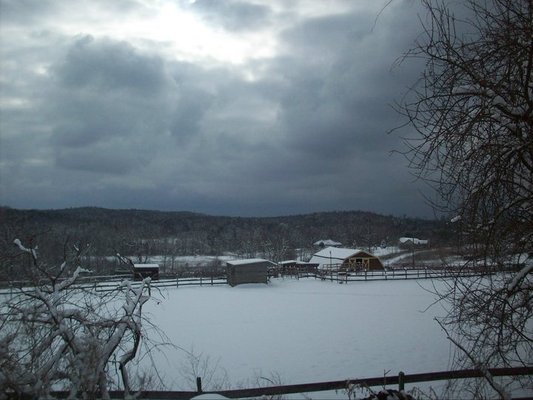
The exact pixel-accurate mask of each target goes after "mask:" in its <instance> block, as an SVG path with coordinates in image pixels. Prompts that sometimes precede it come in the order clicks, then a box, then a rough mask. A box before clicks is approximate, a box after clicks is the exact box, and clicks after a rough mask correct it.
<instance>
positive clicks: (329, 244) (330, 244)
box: [313, 239, 342, 248]
mask: <svg viewBox="0 0 533 400" xmlns="http://www.w3.org/2000/svg"><path fill="white" fill-rule="evenodd" d="M313 245H314V246H317V247H321V248H324V247H340V246H342V243H339V242H336V241H334V240H331V239H325V240H318V241H316V242H315V243H313Z"/></svg>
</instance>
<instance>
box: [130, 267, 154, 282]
mask: <svg viewBox="0 0 533 400" xmlns="http://www.w3.org/2000/svg"><path fill="white" fill-rule="evenodd" d="M148 277H150V278H152V279H159V264H133V280H135V281H141V280H143V279H144V278H148Z"/></svg>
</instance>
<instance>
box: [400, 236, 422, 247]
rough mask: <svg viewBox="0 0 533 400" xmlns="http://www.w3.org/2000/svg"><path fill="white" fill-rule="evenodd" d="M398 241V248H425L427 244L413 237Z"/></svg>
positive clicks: (402, 238)
mask: <svg viewBox="0 0 533 400" xmlns="http://www.w3.org/2000/svg"><path fill="white" fill-rule="evenodd" d="M398 241H399V242H400V246H403V247H410V246H412V245H415V246H427V245H428V244H429V240H425V239H418V238H415V237H401V238H400V239H398Z"/></svg>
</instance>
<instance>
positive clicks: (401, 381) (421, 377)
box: [14, 367, 533, 400]
mask: <svg viewBox="0 0 533 400" xmlns="http://www.w3.org/2000/svg"><path fill="white" fill-rule="evenodd" d="M488 372H489V373H490V374H491V375H492V376H493V377H502V376H532V375H533V367H516V368H490V369H488ZM483 377H484V373H483V372H482V371H480V370H477V369H463V370H456V371H439V372H428V373H422V374H405V373H403V372H400V373H399V374H398V375H396V376H385V377H383V376H381V377H375V378H358V379H345V380H339V381H329V382H316V383H304V384H297V385H283V386H265V387H257V388H248V389H235V390H220V391H213V392H210V391H203V390H202V381H201V378H197V381H196V382H197V390H196V391H150V390H147V391H141V392H140V393H137V398H138V399H161V400H167V399H173V400H188V399H191V398H192V397H195V396H198V395H200V394H209V393H212V394H219V395H222V396H225V397H228V398H230V399H241V398H250V397H252V398H260V397H262V396H279V395H284V394H294V393H313V392H324V391H332V390H349V389H350V388H353V387H354V386H359V387H361V388H366V387H368V388H370V387H375V386H383V387H385V386H387V385H398V388H399V390H403V389H404V385H405V384H407V383H419V382H432V381H443V380H455V379H470V378H483ZM109 394H110V397H111V398H113V399H119V398H124V391H120V390H117V391H110V392H109ZM51 395H52V396H53V397H55V398H66V397H68V396H69V393H68V392H66V391H62V392H52V393H51ZM14 398H23V399H30V398H31V396H26V395H24V394H22V395H18V396H16V397H14ZM528 398H531V397H528ZM515 399H517V398H515Z"/></svg>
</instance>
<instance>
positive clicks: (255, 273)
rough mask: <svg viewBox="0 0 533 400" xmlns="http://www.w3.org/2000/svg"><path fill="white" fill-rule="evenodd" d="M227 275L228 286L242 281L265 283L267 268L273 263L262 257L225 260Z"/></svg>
mask: <svg viewBox="0 0 533 400" xmlns="http://www.w3.org/2000/svg"><path fill="white" fill-rule="evenodd" d="M226 264H227V267H226V272H227V277H228V284H229V285H230V286H237V285H240V284H242V283H267V282H268V269H269V268H270V267H271V266H272V265H273V264H274V263H272V262H271V261H268V260H264V259H262V258H249V259H246V260H233V261H227V263H226Z"/></svg>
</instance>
